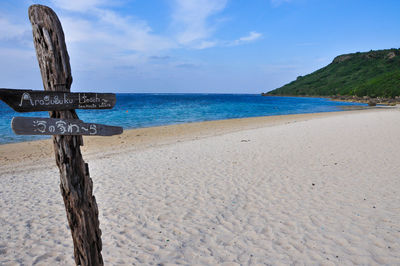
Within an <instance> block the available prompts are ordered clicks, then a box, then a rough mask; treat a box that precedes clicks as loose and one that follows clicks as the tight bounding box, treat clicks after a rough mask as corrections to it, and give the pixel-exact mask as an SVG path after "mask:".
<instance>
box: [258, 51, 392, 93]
mask: <svg viewBox="0 0 400 266" xmlns="http://www.w3.org/2000/svg"><path fill="white" fill-rule="evenodd" d="M263 95H292V96H296V95H302V96H337V95H345V96H358V97H362V96H369V97H372V98H375V97H384V98H394V97H395V96H400V49H387V50H378V51H372V50H371V51H370V52H366V53H360V52H358V53H353V54H345V55H340V56H337V57H336V58H335V59H334V60H333V62H332V63H330V64H329V65H327V66H326V67H323V68H321V69H319V70H317V71H315V72H313V73H311V74H308V75H306V76H299V77H298V78H297V79H296V80H295V81H292V82H291V83H289V84H286V85H284V86H282V87H280V88H278V89H275V90H273V91H270V92H268V93H265V94H263Z"/></svg>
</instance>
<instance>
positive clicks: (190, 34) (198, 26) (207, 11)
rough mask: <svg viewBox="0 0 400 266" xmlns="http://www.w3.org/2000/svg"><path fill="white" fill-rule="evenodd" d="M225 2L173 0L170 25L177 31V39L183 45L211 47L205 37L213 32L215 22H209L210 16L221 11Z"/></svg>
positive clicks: (225, 0) (216, 0)
mask: <svg viewBox="0 0 400 266" xmlns="http://www.w3.org/2000/svg"><path fill="white" fill-rule="evenodd" d="M226 3H227V0H192V1H187V0H174V8H173V9H174V10H173V14H172V19H173V22H172V27H173V28H174V29H175V30H176V31H177V32H178V33H177V36H176V38H177V41H178V42H179V43H180V44H181V45H184V46H192V47H200V48H202V47H204V48H208V47H211V46H212V45H211V42H210V41H207V39H208V38H209V37H211V36H212V34H213V33H214V31H215V23H214V24H213V23H210V21H209V20H210V17H211V16H213V15H215V14H217V13H218V12H220V11H222V10H223V9H224V8H225V6H226ZM202 43H203V44H202Z"/></svg>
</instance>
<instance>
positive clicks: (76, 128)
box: [11, 117, 123, 136]
mask: <svg viewBox="0 0 400 266" xmlns="http://www.w3.org/2000/svg"><path fill="white" fill-rule="evenodd" d="M11 128H12V130H13V131H14V133H15V134H17V135H86V136H112V135H118V134H122V132H123V129H122V127H115V126H107V125H101V124H94V123H84V122H83V121H82V120H78V119H57V118H42V117H14V118H13V119H12V121H11Z"/></svg>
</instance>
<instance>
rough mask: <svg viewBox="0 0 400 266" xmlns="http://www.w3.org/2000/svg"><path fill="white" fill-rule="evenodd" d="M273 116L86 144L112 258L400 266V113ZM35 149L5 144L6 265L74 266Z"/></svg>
mask: <svg viewBox="0 0 400 266" xmlns="http://www.w3.org/2000/svg"><path fill="white" fill-rule="evenodd" d="M269 119H271V118H269ZM275 119H276V120H274V121H271V120H270V121H267V120H268V119H266V118H259V119H258V120H257V119H253V120H251V119H250V120H248V119H245V120H235V121H228V122H226V121H225V122H223V121H220V122H209V123H200V124H190V125H180V126H173V127H160V128H155V129H154V128H153V129H143V130H142V131H140V133H138V132H139V131H130V132H129V133H128V134H125V135H123V136H120V137H121V138H116V139H115V140H109V141H108V142H110V143H111V144H110V145H113V146H114V147H118V149H116V148H114V149H113V151H110V148H106V147H107V145H108V144H107V143H105V142H104V141H103V145H98V144H97V145H96V141H97V140H89V141H88V142H86V144H87V146H92V147H93V148H87V150H85V159H86V160H87V161H88V162H89V166H90V171H91V176H92V178H93V181H94V187H95V189H94V194H95V196H96V198H97V201H98V205H99V210H100V226H101V229H102V231H103V257H104V260H105V263H106V264H112V265H115V264H132V263H134V264H158V263H165V264H168V263H171V264H177V263H181V264H190V265H193V264H208V265H215V264H225V265H237V264H242V265H258V264H263V263H265V264H274V265H275V264H288V263H299V264H316V263H320V264H337V265H346V264H372V265H373V264H375V265H382V264H388V265H398V264H400V194H399V190H400V178H399V177H400V156H399V151H400V111H399V109H391V110H375V111H362V112H346V113H340V114H318V115H305V116H294V117H280V118H275ZM244 121H246V122H244ZM224 123H225V124H224ZM137 135H140V136H137ZM139 139H141V140H140V141H139ZM90 141H92V143H90ZM113 141H115V142H114V143H113ZM122 142H123V143H122ZM40 143H42V142H40ZM40 143H38V142H36V143H31V144H26V143H25V144H21V145H37V146H35V147H42V148H43V151H41V153H40V154H42V156H41V157H42V158H41V159H40V158H37V156H36V155H34V154H33V153H32V152H31V151H29V149H28V150H27V148H26V146H25V148H23V149H21V150H18V148H15V147H17V146H18V145H16V144H14V146H9V145H6V146H4V145H3V146H0V157H1V158H2V159H1V162H2V165H1V166H0V167H1V168H0V213H1V215H0V217H1V218H0V255H1V256H0V264H2V265H8V264H13V263H15V264H19V263H22V264H24V265H25V264H41V265H50V264H53V265H54V264H69V265H71V264H73V258H72V256H71V255H72V253H73V249H72V240H71V238H70V235H69V231H68V228H67V222H66V217H65V213H64V209H63V208H64V207H63V203H62V199H61V195H60V193H59V188H58V182H59V181H58V173H57V172H58V170H57V169H56V168H55V166H54V163H53V164H52V163H51V160H49V159H46V148H45V146H46V143H45V144H43V143H42V144H40ZM15 145H16V146H15ZM104 145H105V147H104V149H105V150H108V151H102V149H103V148H102V146H104ZM47 146H48V145H47ZM10 147H11V148H10ZM110 147H111V146H110ZM35 149H36V151H38V148H35ZM6 151H7V152H6ZM12 151H14V153H15V154H14V155H13V154H12ZM50 151H51V150H50ZM100 151H102V152H100ZM18 152H20V153H19V155H18ZM21 152H25V155H26V158H27V159H28V161H27V162H26V164H27V166H22V165H21V163H20V162H18V160H17V159H13V158H18V156H21ZM16 154H17V155H16ZM47 154H48V156H49V157H51V152H48V151H47ZM13 156H14V157H13ZM4 157H7V161H6V160H5V159H4ZM49 161H50V162H49Z"/></svg>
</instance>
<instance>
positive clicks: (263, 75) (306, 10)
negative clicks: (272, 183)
mask: <svg viewBox="0 0 400 266" xmlns="http://www.w3.org/2000/svg"><path fill="white" fill-rule="evenodd" d="M31 4H44V5H48V6H50V7H51V8H53V10H54V11H55V12H56V13H57V15H58V16H59V18H60V20H61V23H62V25H63V28H64V32H65V36H66V42H67V48H68V52H69V55H70V59H71V68H72V75H73V78H74V82H73V84H72V90H73V91H107V92H157V93H166V92H173V93H182V92H191V93H261V92H265V91H269V90H272V89H275V88H277V87H280V86H282V85H284V84H286V83H288V82H290V81H292V80H294V79H296V77H297V76H299V75H305V74H308V73H311V72H313V71H315V70H317V69H319V68H321V67H323V66H326V65H327V64H329V63H330V62H331V61H332V60H333V58H334V57H335V56H337V55H339V54H343V53H352V52H358V51H361V52H363V51H369V50H371V49H372V50H377V49H387V48H400V15H399V14H400V1H398V0H114V1H112V0H86V1H85V0H46V1H31V0H29V1H28V0H27V1H24V0H1V1H0V62H1V64H0V87H4V88H34V89H42V82H41V77H40V73H39V67H38V63H37V60H36V55H35V51H34V47H33V42H32V33H31V25H30V23H29V19H28V15H27V10H28V7H29V5H31Z"/></svg>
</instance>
